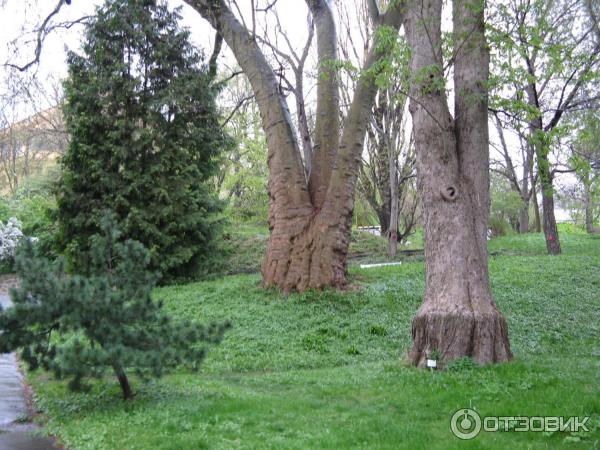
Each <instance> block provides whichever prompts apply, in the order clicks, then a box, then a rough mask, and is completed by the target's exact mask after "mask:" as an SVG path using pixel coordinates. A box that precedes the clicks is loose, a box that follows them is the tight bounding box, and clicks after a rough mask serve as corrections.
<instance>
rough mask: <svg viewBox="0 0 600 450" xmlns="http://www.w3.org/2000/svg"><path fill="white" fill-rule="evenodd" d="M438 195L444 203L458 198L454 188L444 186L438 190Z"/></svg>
mask: <svg viewBox="0 0 600 450" xmlns="http://www.w3.org/2000/svg"><path fill="white" fill-rule="evenodd" d="M440 194H441V196H442V198H443V199H444V201H447V202H453V201H455V200H456V199H457V198H458V189H457V188H456V186H453V185H449V186H445V187H443V188H442V189H441V190H440Z"/></svg>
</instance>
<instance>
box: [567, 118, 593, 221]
mask: <svg viewBox="0 0 600 450" xmlns="http://www.w3.org/2000/svg"><path fill="white" fill-rule="evenodd" d="M574 128H575V130H574V134H575V136H574V139H573V142H572V143H571V144H570V145H569V148H570V153H571V165H572V166H573V167H574V168H575V174H576V176H577V179H578V181H579V183H580V186H581V195H580V196H577V195H575V196H573V197H575V198H577V197H580V200H581V203H582V209H583V216H584V223H585V229H586V231H587V232H588V233H593V232H595V231H596V230H595V229H594V220H598V218H597V214H598V209H599V208H598V207H599V206H600V199H599V197H600V145H599V142H600V110H598V109H596V110H587V111H582V112H581V113H579V114H577V116H576V118H575V120H574ZM575 192H577V189H575ZM572 193H573V192H571V194H572Z"/></svg>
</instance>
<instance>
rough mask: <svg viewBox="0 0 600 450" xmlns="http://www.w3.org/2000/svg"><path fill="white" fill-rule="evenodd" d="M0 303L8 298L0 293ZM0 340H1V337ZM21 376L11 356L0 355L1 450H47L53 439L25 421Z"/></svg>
mask: <svg viewBox="0 0 600 450" xmlns="http://www.w3.org/2000/svg"><path fill="white" fill-rule="evenodd" d="M0 304H2V307H3V308H6V307H8V306H10V298H9V297H8V295H7V294H5V293H3V292H0ZM0 339H1V338H0ZM28 416H29V412H28V410H27V403H26V400H25V391H24V388H23V377H22V375H21V373H20V372H19V369H18V366H17V360H16V357H15V355H14V354H13V353H11V354H2V355H0V450H50V449H54V448H55V447H53V445H52V440H50V439H48V438H45V437H42V436H41V435H40V428H39V427H38V426H37V425H35V424H33V423H31V422H29V421H28Z"/></svg>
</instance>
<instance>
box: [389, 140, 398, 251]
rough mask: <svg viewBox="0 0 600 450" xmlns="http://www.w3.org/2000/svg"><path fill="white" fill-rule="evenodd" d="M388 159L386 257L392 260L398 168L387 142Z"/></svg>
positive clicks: (395, 244)
mask: <svg viewBox="0 0 600 450" xmlns="http://www.w3.org/2000/svg"><path fill="white" fill-rule="evenodd" d="M388 159H389V175H390V203H391V205H390V226H389V230H390V231H389V240H388V256H389V257H390V258H393V257H394V256H396V252H397V251H398V167H397V164H396V160H397V158H396V152H395V149H393V148H392V147H391V143H389V142H388Z"/></svg>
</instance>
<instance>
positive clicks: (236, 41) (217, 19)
mask: <svg viewBox="0 0 600 450" xmlns="http://www.w3.org/2000/svg"><path fill="white" fill-rule="evenodd" d="M185 1H186V3H188V4H189V5H190V6H192V7H193V8H194V9H196V10H197V11H198V12H199V13H200V14H201V15H202V16H203V17H204V18H205V19H207V20H208V21H209V23H210V24H211V25H212V26H213V27H214V28H215V29H216V30H217V31H218V32H219V33H220V34H221V35H222V36H223V39H224V40H225V42H226V43H227V44H228V46H229V47H230V48H231V50H232V51H233V54H234V55H235V57H236V60H237V62H238V63H239V65H240V67H241V68H242V70H243V71H244V72H245V74H246V75H247V76H248V79H249V81H250V84H251V86H252V90H253V92H254V94H255V98H256V102H257V104H258V107H259V110H260V113H261V120H262V126H263V128H264V130H265V133H266V138H267V147H268V165H269V182H268V190H269V229H270V237H269V242H268V245H267V252H266V255H265V258H264V260H263V264H262V277H263V285H264V286H276V287H278V288H280V289H282V290H283V291H284V292H289V291H291V290H298V291H302V290H305V289H308V288H323V287H326V286H335V287H339V286H343V285H345V283H346V268H347V267H346V256H347V252H348V244H349V241H350V229H351V228H350V227H351V223H352V212H353V209H354V194H355V186H356V179H357V176H358V170H359V166H360V163H361V153H362V148H363V141H364V136H365V131H366V124H367V121H368V115H369V114H370V110H371V106H372V104H373V101H374V97H375V94H376V92H377V86H376V83H375V77H374V76H373V74H372V73H370V72H369V71H368V69H370V68H372V67H373V65H374V64H375V63H377V61H378V60H379V59H380V58H381V56H382V55H380V54H379V52H380V49H379V47H378V46H377V45H376V43H374V44H373V45H371V48H370V49H369V51H368V56H367V58H366V62H365V64H364V66H363V72H362V74H361V76H360V80H359V82H358V85H357V88H356V90H355V93H354V97H353V100H352V104H351V106H350V110H349V113H348V117H347V119H346V126H345V127H344V130H343V132H341V133H340V131H339V128H340V126H339V89H338V86H337V81H336V77H335V76H334V75H335V74H334V73H333V71H332V68H331V67H330V66H329V65H328V64H327V63H328V62H330V61H333V60H335V59H336V57H337V42H336V31H335V21H334V20H333V12H332V11H331V8H330V5H329V2H328V1H326V0H306V2H307V4H308V7H309V9H310V10H311V13H312V15H313V20H314V24H315V31H316V36H317V53H318V59H319V61H320V62H321V64H320V66H319V70H320V71H321V75H322V76H320V77H319V81H318V85H317V116H316V123H315V142H314V151H313V155H312V168H311V173H310V178H309V179H308V180H306V178H305V172H304V168H303V165H302V161H301V157H300V151H301V150H300V147H299V144H298V142H297V139H296V136H295V132H294V128H293V125H292V121H291V119H290V114H289V111H288V108H287V105H286V102H285V99H284V98H283V96H282V93H281V91H280V89H279V86H278V82H277V78H276V76H275V73H274V72H273V69H272V68H271V66H270V65H269V63H268V62H267V60H266V58H265V56H264V54H263V53H262V51H261V49H260V47H259V46H258V45H257V43H256V40H255V39H254V38H253V36H252V34H251V33H250V32H249V30H248V29H246V28H245V27H244V26H243V25H242V24H241V23H240V21H239V20H238V19H237V18H236V17H235V15H234V14H233V12H232V11H231V10H230V9H229V7H228V6H227V3H226V2H225V1H223V0H185ZM400 6H401V5H400V4H399V3H396V4H394V6H393V7H390V8H388V10H387V11H386V12H385V13H384V14H379V12H378V11H377V12H376V15H374V17H373V20H376V21H377V22H376V23H377V24H378V25H385V26H390V27H393V28H395V29H396V30H398V29H399V27H400V24H401V23H402V19H403V15H402V12H401V8H400ZM340 134H341V137H340Z"/></svg>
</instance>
